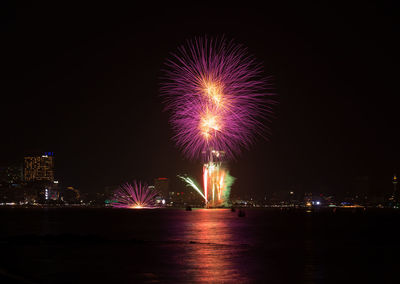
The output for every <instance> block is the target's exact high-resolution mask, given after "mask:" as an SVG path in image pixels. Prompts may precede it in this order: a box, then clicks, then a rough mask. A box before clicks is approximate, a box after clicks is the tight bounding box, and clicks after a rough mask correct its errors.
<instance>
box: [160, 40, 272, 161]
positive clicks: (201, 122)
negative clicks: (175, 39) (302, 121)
mask: <svg viewBox="0 0 400 284" xmlns="http://www.w3.org/2000/svg"><path fill="white" fill-rule="evenodd" d="M167 67H168V70H166V71H165V76H164V83H163V85H162V87H161V92H162V96H163V98H164V101H165V104H166V109H167V110H169V111H170V112H171V118H170V122H171V124H172V128H173V130H174V131H175V136H174V139H175V141H176V144H177V145H178V147H180V148H182V150H183V153H184V154H185V155H186V156H188V157H189V158H199V157H201V154H202V152H203V151H204V150H210V149H212V150H218V151H225V153H226V157H227V158H233V157H235V156H236V155H238V154H239V153H240V152H241V150H242V149H243V148H248V147H249V146H250V145H251V144H252V143H253V142H254V137H255V136H257V134H262V133H263V131H264V130H268V128H267V127H266V126H265V124H264V123H263V122H264V120H265V119H266V120H268V118H269V117H270V116H271V114H272V113H271V108H272V105H273V104H274V102H273V100H272V99H271V97H270V94H269V93H268V92H267V87H268V82H267V81H266V80H265V79H261V78H262V76H261V74H262V72H261V71H262V68H261V65H259V64H257V62H256V61H255V59H254V58H253V57H252V56H250V55H248V53H247V50H246V49H245V48H244V47H242V46H241V45H236V44H234V43H233V42H232V41H230V42H227V41H226V40H224V39H220V40H219V39H216V40H213V39H211V40H208V39H206V38H199V39H195V40H193V41H188V43H187V45H184V46H181V47H180V48H179V49H178V52H177V53H176V54H174V55H173V58H172V59H170V60H169V61H168V62H167Z"/></svg>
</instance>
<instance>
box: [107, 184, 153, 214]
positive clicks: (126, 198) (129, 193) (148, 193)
mask: <svg viewBox="0 0 400 284" xmlns="http://www.w3.org/2000/svg"><path fill="white" fill-rule="evenodd" d="M157 194H158V192H157V191H156V190H154V189H150V188H149V187H148V186H147V185H145V184H142V183H141V182H136V181H134V182H133V185H132V184H129V183H126V184H123V185H121V186H120V187H119V188H118V189H117V190H116V191H115V192H114V199H115V201H114V202H113V203H112V206H113V207H115V208H130V209H140V208H153V207H155V205H156V201H155V197H156V196H157Z"/></svg>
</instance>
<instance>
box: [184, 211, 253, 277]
mask: <svg viewBox="0 0 400 284" xmlns="http://www.w3.org/2000/svg"><path fill="white" fill-rule="evenodd" d="M192 214H193V215H196V216H190V215H189V214H187V215H186V216H187V219H186V220H184V221H183V222H181V225H182V237H183V240H184V241H185V242H186V243H188V245H186V246H185V258H184V259H183V260H182V262H184V263H185V266H186V274H188V276H189V275H190V278H191V279H192V280H193V281H195V282H207V281H215V282H228V281H230V280H232V279H235V280H236V281H244V280H245V279H244V278H243V277H241V274H240V267H238V263H237V261H236V260H237V259H235V258H237V253H238V250H240V245H239V244H238V240H236V239H235V236H234V234H233V226H232V221H233V219H235V220H237V217H235V214H234V213H231V212H230V210H226V209H213V210H207V209H199V210H196V211H194V212H192Z"/></svg>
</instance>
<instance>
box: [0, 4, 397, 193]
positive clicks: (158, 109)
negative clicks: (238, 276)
mask: <svg viewBox="0 0 400 284" xmlns="http://www.w3.org/2000/svg"><path fill="white" fill-rule="evenodd" d="M277 2H279V1H277ZM4 3H5V2H4ZM4 3H2V4H1V8H0V13H1V14H0V16H1V26H0V32H1V47H0V49H1V77H0V92H1V110H0V119H1V122H2V123H1V139H0V164H1V165H6V164H9V163H14V162H18V161H22V158H23V156H24V155H28V154H31V153H42V152H45V151H53V152H55V153H56V177H57V178H58V179H59V180H60V181H61V182H62V184H63V185H65V186H67V185H72V186H75V187H77V188H78V189H81V190H82V191H89V192H96V191H101V190H103V188H104V186H108V185H117V184H120V183H122V182H124V181H127V180H131V179H133V178H135V179H141V180H146V181H148V182H150V183H151V182H152V180H153V178H154V177H169V178H174V177H175V176H176V174H178V173H180V174H183V173H187V174H189V175H192V176H195V177H197V178H198V179H200V175H201V164H200V162H196V161H189V160H186V159H185V158H184V157H183V155H182V154H181V153H180V152H179V150H178V149H177V148H176V147H175V146H174V144H173V142H172V141H171V137H172V135H173V133H172V131H171V130H170V127H169V124H168V114H167V113H165V112H163V105H162V102H161V99H160V97H159V86H160V76H161V75H162V73H161V69H162V68H163V64H164V62H165V60H166V58H168V56H169V54H170V52H173V51H175V50H176V47H177V46H178V45H181V44H182V43H184V42H185V40H187V39H189V38H192V37H194V36H203V35H208V36H217V35H225V36H226V37H227V38H233V39H235V41H236V42H238V43H242V44H244V45H246V46H247V47H248V49H249V51H250V53H252V54H253V55H254V56H255V57H256V58H257V59H258V60H259V61H261V62H262V63H263V65H264V68H265V75H266V76H272V78H273V83H274V89H275V93H276V94H277V99H278V101H279V105H278V106H277V107H276V108H275V117H276V118H275V119H274V120H273V123H272V124H271V135H270V138H269V141H265V140H262V139H259V141H257V143H256V144H255V146H254V147H253V148H252V149H251V150H250V151H245V152H244V153H243V154H242V156H240V157H239V158H238V159H237V160H236V161H233V162H231V163H230V164H229V167H230V169H231V173H232V175H233V176H235V177H237V181H236V183H235V185H234V187H233V193H234V194H243V193H244V192H248V193H251V194H253V193H254V194H262V193H264V192H267V193H270V192H273V191H277V190H289V189H290V190H298V191H314V192H321V191H324V192H332V193H339V192H343V191H346V190H349V189H351V186H352V184H353V181H354V180H355V179H357V177H363V176H368V179H369V183H370V187H371V190H372V191H375V192H389V193H390V192H391V190H392V185H391V177H392V175H393V174H394V173H396V172H397V173H398V174H400V171H399V167H400V152H399V145H400V140H399V138H398V129H399V127H398V125H399V114H398V109H399V99H398V96H399V87H398V84H399V69H398V66H399V60H398V59H399V58H398V53H399V50H400V48H399V44H398V43H397V40H398V38H399V24H398V21H395V20H396V18H395V17H396V16H398V13H397V12H398V9H397V8H398V7H395V6H394V5H392V4H390V3H389V2H384V1H379V2H378V1H377V3H372V2H370V3H367V2H366V1H362V2H360V3H359V4H352V5H348V4H346V5H341V4H338V2H336V1H334V2H333V1H332V2H330V3H329V2H327V3H325V4H317V3H308V4H305V3H304V1H301V5H300V4H298V5H297V6H293V5H289V4H288V5H283V4H279V5H278V4H267V5H265V6H256V5H255V4H254V3H253V4H251V3H245V2H243V3H242V5H246V4H248V5H249V6H248V7H247V6H234V5H237V4H234V2H231V3H230V5H225V6H222V5H221V6H215V4H214V5H212V6H206V5H205V4H196V5H199V6H196V5H195V2H193V3H191V4H190V5H191V6H189V4H188V6H187V7H185V9H183V8H182V6H165V7H160V6H157V4H155V3H153V4H151V6H149V7H139V6H117V5H115V6H112V7H109V6H105V5H103V6H99V4H95V5H87V6H81V5H73V4H70V2H64V3H63V4H54V3H52V4H40V3H38V2H35V3H34V4H30V5H28V4H24V5H22V4H20V6H13V5H14V4H4ZM50 3H51V2H50ZM200 5H201V6H200ZM176 183H177V182H176Z"/></svg>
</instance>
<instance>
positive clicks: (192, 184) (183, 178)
mask: <svg viewBox="0 0 400 284" xmlns="http://www.w3.org/2000/svg"><path fill="white" fill-rule="evenodd" d="M178 177H179V178H181V179H182V180H183V181H185V182H186V186H190V187H192V188H194V189H195V190H196V191H197V192H198V193H199V194H200V195H201V196H202V197H203V198H204V199H205V201H206V203H207V198H206V197H205V196H204V194H203V193H202V192H201V190H200V189H199V187H198V186H197V185H196V184H195V182H194V181H193V180H192V179H191V178H189V177H183V176H179V175H178Z"/></svg>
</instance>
